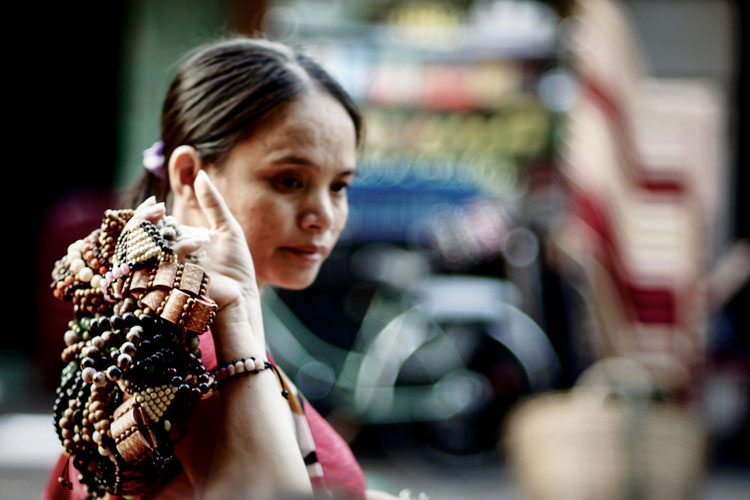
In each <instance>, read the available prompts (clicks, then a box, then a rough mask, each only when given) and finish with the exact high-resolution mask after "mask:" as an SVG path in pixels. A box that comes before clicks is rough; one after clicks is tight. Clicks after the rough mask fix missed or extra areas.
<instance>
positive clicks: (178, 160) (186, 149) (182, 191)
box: [167, 145, 202, 207]
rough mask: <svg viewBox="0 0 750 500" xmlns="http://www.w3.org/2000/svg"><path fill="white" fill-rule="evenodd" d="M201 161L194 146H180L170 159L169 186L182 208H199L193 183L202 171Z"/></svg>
mask: <svg viewBox="0 0 750 500" xmlns="http://www.w3.org/2000/svg"><path fill="white" fill-rule="evenodd" d="M201 167H202V165H201V159H200V157H199V156H198V152H197V151H196V150H195V148H194V147H193V146H185V145H183V146H178V147H177V148H176V149H175V150H174V151H172V155H171V156H170V157H169V164H168V165H167V168H168V169H169V185H170V187H171V188H172V193H173V195H174V200H175V201H176V202H177V203H179V204H180V205H182V206H185V207H191V206H197V205H198V201H197V200H196V198H195V191H194V190H193V182H194V181H195V176H196V175H197V174H198V171H199V170H200V169H201Z"/></svg>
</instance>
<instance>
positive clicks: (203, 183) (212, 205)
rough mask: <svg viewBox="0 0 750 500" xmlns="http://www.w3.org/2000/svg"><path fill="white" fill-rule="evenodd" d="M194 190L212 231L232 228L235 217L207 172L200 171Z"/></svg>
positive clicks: (196, 177)
mask: <svg viewBox="0 0 750 500" xmlns="http://www.w3.org/2000/svg"><path fill="white" fill-rule="evenodd" d="M193 189H194V190H195V197H196V199H197V200H198V205H200V207H201V210H202V211H203V215H204V216H205V217H206V220H207V221H208V223H209V224H210V225H211V229H212V230H216V229H221V228H224V227H227V226H230V225H231V224H232V223H233V222H234V216H232V213H231V212H230V211H229V207H228V206H227V204H226V202H225V201H224V198H223V197H222V196H221V194H220V193H219V190H218V189H216V186H214V183H213V182H211V179H209V177H208V175H207V174H206V172H205V171H203V170H199V171H198V174H197V175H196V176H195V181H194V183H193Z"/></svg>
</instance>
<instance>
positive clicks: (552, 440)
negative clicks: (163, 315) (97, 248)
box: [0, 0, 750, 499]
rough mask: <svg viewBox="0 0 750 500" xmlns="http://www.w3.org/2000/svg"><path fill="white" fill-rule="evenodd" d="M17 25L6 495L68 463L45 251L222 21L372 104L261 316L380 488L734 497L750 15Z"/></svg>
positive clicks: (234, 18)
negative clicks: (275, 44)
mask: <svg viewBox="0 0 750 500" xmlns="http://www.w3.org/2000/svg"><path fill="white" fill-rule="evenodd" d="M8 9H9V12H8V14H7V17H6V19H8V20H12V21H14V22H17V23H19V24H20V25H21V26H23V27H24V28H25V29H24V30H23V32H22V34H15V35H12V37H9V39H7V40H6V42H5V51H4V53H5V54H6V72H5V74H6V77H5V80H6V83H9V86H8V87H7V88H8V89H9V91H8V94H7V99H6V100H5V106H4V109H5V111H6V113H5V114H4V116H5V117H6V121H7V126H8V127H9V128H8V129H6V130H8V131H9V136H6V147H5V150H4V157H5V158H6V164H7V167H6V170H5V172H6V174H5V175H6V177H7V178H6V181H5V183H4V184H5V185H6V186H7V187H8V188H9V189H10V191H9V192H8V193H7V194H6V196H5V197H4V201H3V203H4V211H5V213H6V214H7V215H6V224H8V225H9V227H10V228H11V229H10V230H11V234H10V235H9V236H14V237H15V236H18V237H19V238H21V239H20V240H19V241H25V242H26V243H25V244H24V247H20V246H18V247H14V249H13V250H11V249H10V248H9V247H8V250H7V251H6V255H7V257H6V259H7V264H8V266H7V268H6V272H7V273H9V275H10V276H11V278H10V279H9V280H8V281H7V283H12V284H13V286H12V287H10V286H9V287H8V288H7V289H5V292H4V300H5V301H6V303H7V304H8V305H9V308H8V311H7V312H8V314H6V315H5V317H6V318H7V320H6V321H8V323H7V324H6V334H5V335H4V341H3V342H2V344H1V345H0V480H1V481H2V487H0V497H2V498H35V497H38V496H39V495H40V494H41V492H42V490H43V487H44V482H45V480H46V478H47V472H48V470H49V469H50V467H51V466H52V464H53V462H54V460H55V458H56V457H57V455H58V453H59V450H60V449H61V447H60V444H59V443H58V442H57V440H56V438H55V435H54V432H53V427H52V422H51V416H50V415H51V406H52V402H53V399H54V396H53V394H54V393H53V391H54V388H55V387H56V385H57V382H58V375H59V370H60V369H61V363H60V361H59V353H60V352H61V350H62V348H63V346H64V343H63V339H62V338H63V333H64V331H65V329H66V323H67V321H68V319H69V317H70V313H71V311H70V310H69V307H68V304H64V303H56V302H55V301H54V300H53V299H52V296H51V293H50V291H49V282H50V281H51V279H50V271H51V269H52V266H53V263H54V261H55V260H56V259H57V258H59V257H60V256H62V255H63V254H64V252H65V248H66V247H67V245H68V244H69V243H70V242H71V241H73V240H74V239H76V238H79V237H82V236H84V235H86V234H88V233H89V232H90V231H91V230H92V229H94V228H95V227H96V226H97V225H98V221H99V220H100V219H101V213H102V211H103V210H104V209H105V208H107V207H109V206H112V205H113V204H114V200H115V199H116V196H117V194H118V192H119V191H120V190H121V189H123V188H124V187H125V186H126V185H127V184H128V183H129V182H130V181H132V180H133V179H134V178H135V177H136V176H137V175H138V174H139V173H140V169H141V168H142V165H141V152H142V151H143V150H144V149H145V148H147V147H149V146H150V145H151V144H152V143H153V142H155V141H156V140H158V138H159V137H158V135H159V112H160V108H161V100H162V98H163V95H164V93H165V91H166V87H167V85H168V82H169V80H170V78H171V76H172V74H173V71H174V63H175V61H176V60H177V59H178V58H179V57H180V56H181V55H182V54H183V53H184V52H185V51H186V50H188V49H189V48H191V47H193V46H195V45H196V44H199V43H201V42H204V41H208V40H212V39H215V38H217V37H220V36H223V35H226V34H230V33H243V34H253V33H263V34H265V35H266V36H269V37H270V38H273V39H277V40H281V41H284V42H287V43H291V44H295V45H300V46H302V47H304V48H305V50H306V51H307V52H308V53H309V54H310V55H311V56H313V57H314V58H315V59H317V60H318V61H319V62H321V63H322V64H323V66H324V67H326V68H327V69H328V70H329V71H330V72H331V73H332V74H333V75H334V76H335V77H336V78H337V79H338V80H339V81H340V82H341V83H342V84H343V85H344V87H345V88H346V89H347V90H348V91H349V92H350V93H351V95H352V96H353V97H354V98H355V100H356V101H357V102H358V104H359V105H360V106H361V108H362V110H363V112H364V115H365V123H366V130H365V141H364V145H363V148H362V151H361V155H360V159H359V169H360V171H361V175H360V176H359V177H358V178H357V180H356V183H355V186H354V187H353V188H352V189H351V191H350V203H351V216H350V221H349V224H348V227H347V229H346V232H345V234H344V236H343V237H342V240H341V242H340V243H339V245H338V247H337V249H336V251H335V253H334V254H333V255H332V256H331V257H330V259H329V261H328V262H327V263H326V264H325V266H324V268H323V269H322V271H321V274H320V276H319V278H318V280H317V281H316V283H315V284H314V285H313V287H311V288H310V289H308V290H305V291H303V292H287V291H282V290H269V293H267V294H266V297H265V298H264V300H265V304H264V314H265V316H264V321H265V322H266V328H267V331H268V332H270V333H269V335H268V337H269V342H270V349H271V352H272V353H273V355H274V357H275V358H276V359H277V360H278V362H279V363H280V364H281V365H282V366H283V367H284V369H285V370H286V372H287V373H288V374H290V376H292V378H293V379H294V380H295V382H296V383H297V385H298V386H299V387H300V389H301V390H302V391H303V392H304V393H305V394H306V395H307V397H308V399H309V400H310V401H311V402H312V403H313V404H314V405H315V406H316V407H317V408H318V409H319V410H320V411H321V413H323V414H324V415H325V416H326V417H327V418H328V419H329V421H330V422H331V423H332V424H333V425H334V427H336V428H337V430H338V431H339V432H340V433H341V434H342V435H343V436H344V437H345V438H346V439H347V440H348V441H349V442H350V444H351V446H352V448H353V450H354V452H355V454H356V455H357V456H358V458H360V460H361V462H362V465H363V468H364V469H365V473H366V475H367V477H368V481H369V485H370V487H373V488H380V489H384V490H387V491H390V492H392V493H397V492H398V491H399V490H400V489H402V488H410V489H412V490H413V491H415V492H419V491H425V492H426V493H427V494H429V495H430V497H431V498H433V499H457V498H519V499H520V498H553V497H554V498H581V497H588V498H619V497H625V496H627V497H628V498H658V499H666V498H701V499H733V498H747V496H748V494H750V474H748V472H749V471H750V453H749V452H748V450H750V439H749V435H750V336H749V333H750V332H749V328H748V311H747V309H748V306H750V302H749V301H748V293H749V292H748V285H747V282H748V276H750V243H748V236H749V234H750V233H749V231H748V229H749V228H748V217H747V214H748V206H747V199H746V198H745V197H744V196H743V195H742V193H743V192H745V191H746V190H747V188H748V174H747V171H746V169H745V168H742V167H741V165H743V164H745V163H746V159H747V149H748V148H747V145H746V143H744V142H743V141H742V140H741V137H742V136H743V135H744V132H745V131H746V129H747V118H746V117H747V97H746V95H745V93H744V92H743V90H742V89H743V88H744V87H745V85H746V82H747V70H748V63H747V53H748V35H747V34H746V31H747V30H746V28H747V23H748V7H747V5H746V3H743V2H740V1H739V0H734V1H733V0H630V1H625V0H622V1H615V0H548V1H545V2H541V1H531V0H525V1H524V0H453V1H449V0H446V1H429V0H413V1H399V2H397V1H392V0H370V1H365V0H356V1H354V0H349V1H343V0H339V1H335V0H297V1H291V0H266V1H242V0H216V1H213V2H206V1H201V0H182V1H177V0H162V1H159V2H153V1H152V2H147V1H145V0H132V1H128V2H104V3H102V2H96V3H95V2H91V3H86V2H83V3H75V4H59V3H57V4H39V3H37V2H26V3H18V2H17V3H14V4H12V5H11V6H10V7H8ZM6 134H7V132H6ZM584 492H588V493H585V494H584Z"/></svg>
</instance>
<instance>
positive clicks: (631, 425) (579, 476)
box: [505, 380, 706, 500]
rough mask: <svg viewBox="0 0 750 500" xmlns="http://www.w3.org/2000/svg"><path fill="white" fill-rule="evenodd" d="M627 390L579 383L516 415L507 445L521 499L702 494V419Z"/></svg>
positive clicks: (664, 499)
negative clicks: (700, 490)
mask: <svg viewBox="0 0 750 500" xmlns="http://www.w3.org/2000/svg"><path fill="white" fill-rule="evenodd" d="M641 388H642V387H641ZM630 389H631V390H630V391H622V390H621V389H620V388H616V387H613V385H612V384H611V381H609V382H608V383H607V384H606V385H601V384H591V383H590V382H589V381H587V382H586V383H581V382H580V380H579V384H578V385H577V386H576V388H575V389H573V390H572V391H567V392H559V393H549V394H545V395H541V396H537V397H535V398H532V399H530V400H527V401H526V402H524V403H522V404H521V405H519V406H518V407H517V408H516V409H515V410H514V411H513V412H512V413H511V415H510V416H509V417H508V420H507V425H506V436H505V443H506V447H507V455H508V461H509V464H510V466H511V469H512V470H513V472H514V475H515V477H516V479H517V481H518V483H519V486H520V490H521V492H522V494H523V496H524V498H528V499H530V500H548V499H555V500H568V499H570V500H589V499H590V500H599V499H601V500H617V499H627V500H634V499H639V500H646V499H647V500H651V499H653V500H672V499H675V500H677V499H679V500H683V499H689V498H695V497H696V496H697V491H698V486H699V484H700V481H701V478H702V475H703V469H704V462H705V459H704V458H705V457H704V455H705V443H706V440H705V435H704V431H703V428H702V426H701V425H700V423H699V421H698V420H697V419H696V418H695V417H694V416H693V415H691V414H690V412H689V411H687V410H685V409H683V408H681V407H679V406H677V405H674V404H670V403H664V402H653V401H651V400H650V398H649V397H643V392H642V391H641V392H640V393H639V391H637V390H632V389H633V387H632V385H631V387H630Z"/></svg>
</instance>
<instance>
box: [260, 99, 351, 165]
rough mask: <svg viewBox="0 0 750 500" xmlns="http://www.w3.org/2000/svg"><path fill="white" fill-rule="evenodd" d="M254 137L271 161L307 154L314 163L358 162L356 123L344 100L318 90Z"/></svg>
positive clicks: (295, 102) (285, 111)
mask: <svg viewBox="0 0 750 500" xmlns="http://www.w3.org/2000/svg"><path fill="white" fill-rule="evenodd" d="M253 139H255V140H256V141H257V142H258V145H259V146H260V147H261V149H262V150H263V154H264V157H266V158H267V159H268V160H270V161H273V160H276V159H280V158H283V157H284V156H287V155H289V154H295V155H299V154H304V155H308V156H309V158H308V159H309V160H310V161H312V162H313V163H321V164H334V165H336V166H338V167H347V168H352V167H354V164H355V153H356V138H355V130H354V123H353V122H352V119H351V117H350V116H349V114H348V113H347V112H346V109H344V107H343V106H342V105H341V103H339V102H338V101H337V100H336V99H335V98H333V97H331V96H330V95H328V94H327V93H324V92H321V91H318V90H313V91H310V92H308V93H306V94H304V95H303V96H301V97H300V98H298V99H296V100H294V101H292V102H291V103H290V104H288V105H287V106H286V107H285V108H284V109H283V110H282V111H281V112H280V113H279V114H278V115H277V116H276V117H275V119H273V120H272V121H271V122H270V123H269V124H268V126H267V127H263V128H262V129H261V130H260V131H259V133H258V134H257V135H256V136H255V137H254V138H253Z"/></svg>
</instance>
